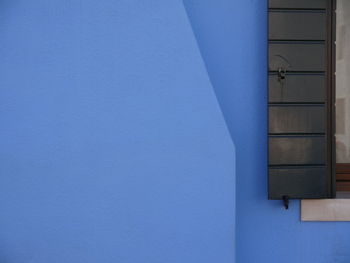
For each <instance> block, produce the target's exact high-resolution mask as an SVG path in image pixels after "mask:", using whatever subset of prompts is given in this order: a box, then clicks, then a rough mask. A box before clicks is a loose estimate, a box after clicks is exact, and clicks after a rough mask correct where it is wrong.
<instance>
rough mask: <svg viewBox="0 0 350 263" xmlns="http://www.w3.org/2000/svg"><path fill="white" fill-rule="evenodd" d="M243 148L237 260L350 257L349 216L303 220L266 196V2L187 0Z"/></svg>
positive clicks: (296, 205)
mask: <svg viewBox="0 0 350 263" xmlns="http://www.w3.org/2000/svg"><path fill="white" fill-rule="evenodd" d="M184 3H185V6H186V8H187V12H188V15H189V17H190V20H191V23H192V26H193V29H194V32H195V34H196V37H197V41H198V44H199V47H200V49H201V52H202V56H203V58H204V60H205V63H206V66H207V69H208V72H209V75H210V78H211V81H212V84H213V86H214V89H215V91H216V94H217V96H218V99H219V102H220V104H221V107H222V109H223V112H224V115H225V118H226V121H227V124H228V126H229V129H230V132H231V135H232V138H233V140H234V142H235V146H236V155H237V162H236V165H237V173H236V176H237V178H236V180H237V184H236V189H237V200H236V201H237V210H236V220H237V224H236V229H237V233H236V234H237V235H236V243H237V247H236V253H237V263H257V262H259V263H260V262H261V263H262V262H266V263H280V262H284V263H296V262H298V263H330V262H332V263H333V262H337V263H348V262H350V224H349V223H332V222H327V223H302V222H300V212H299V211H300V202H299V201H293V202H292V203H291V208H290V210H288V211H286V210H284V209H283V207H282V204H281V202H279V201H268V200H267V170H266V163H267V161H266V159H267V157H266V147H267V140H266V138H267V135H266V131H267V127H266V123H267V122H266V115H267V113H266V101H267V98H266V96H267V80H266V77H267V76H266V72H267V67H266V66H267V42H266V38H267V31H266V30H267V17H266V15H267V3H266V1H260V0H250V1H237V0H236V1H235V0H217V1H211V0H184Z"/></svg>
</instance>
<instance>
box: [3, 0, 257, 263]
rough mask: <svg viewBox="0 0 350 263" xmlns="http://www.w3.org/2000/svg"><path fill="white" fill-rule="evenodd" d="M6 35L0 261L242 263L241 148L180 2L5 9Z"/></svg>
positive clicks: (10, 4)
mask: <svg viewBox="0 0 350 263" xmlns="http://www.w3.org/2000/svg"><path fill="white" fill-rule="evenodd" d="M0 38H1V41H0V57H1V59H0V107H1V109H0V123H1V128H0V262H4V263H7V262H8V263H10V262H11V263H48V262H49V263H73V262H74V263H79V262H81V263H90V262H91V263H97V262H98V263H107V262H113V263H138V262H139V263H156V262H159V263H172V262H173V263H178V262H182V263H187V262H188V263H193V262H201V263H212V262H220V263H232V262H234V257H235V255H234V251H235V244H234V237H235V233H234V230H235V229H234V227H235V192H234V189H235V177H234V176H235V173H234V171H235V167H234V166H235V157H234V146H233V143H232V141H231V137H230V135H229V132H228V130H227V127H226V124H225V122H224V118H223V116H222V113H221V110H220V108H219V106H218V103H217V100H216V97H215V94H214V91H213V88H212V86H211V84H210V81H209V78H208V76H207V72H206V70H205V66H204V64H203V61H202V59H201V56H200V53H199V50H198V48H197V46H196V41H195V38H194V36H193V33H192V29H191V26H190V24H189V21H188V17H187V15H186V11H185V9H184V6H183V3H182V1H181V0H169V1H164V0H150V1H144V0H121V1H114V0H103V1H93V0H84V1H80V0H79V1H78V0H64V1H62V0H51V1H47V0H32V1H23V0H2V1H0ZM248 65H250V62H248ZM262 87H263V86H262ZM262 176H263V173H262Z"/></svg>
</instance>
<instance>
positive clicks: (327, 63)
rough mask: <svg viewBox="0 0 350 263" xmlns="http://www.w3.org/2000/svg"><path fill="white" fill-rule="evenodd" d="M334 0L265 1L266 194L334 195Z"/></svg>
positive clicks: (273, 195)
mask: <svg viewBox="0 0 350 263" xmlns="http://www.w3.org/2000/svg"><path fill="white" fill-rule="evenodd" d="M333 9H334V8H333V1H332V0H308V1H305V0H270V1H269V198H270V199H283V198H284V197H288V198H291V199H293V198H330V197H333V196H334V188H335V187H334V186H335V184H334V176H333V175H334V172H333V170H334V161H333V159H334V154H333V147H332V145H334V144H333V143H334V125H333V122H334V118H333V114H334V96H333V94H334V92H333V88H332V87H333V80H334V78H333V71H334V66H333V62H332V61H333V59H332V56H333V53H334V52H333V46H334V44H333V40H334V37H333V35H332V31H333V30H332V23H333V21H334V20H333Z"/></svg>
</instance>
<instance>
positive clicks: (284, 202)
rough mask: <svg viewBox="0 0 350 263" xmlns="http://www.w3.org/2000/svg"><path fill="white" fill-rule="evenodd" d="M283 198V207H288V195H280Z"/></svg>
mask: <svg viewBox="0 0 350 263" xmlns="http://www.w3.org/2000/svg"><path fill="white" fill-rule="evenodd" d="M282 199H283V205H284V207H285V209H288V208H289V196H288V195H284V196H282Z"/></svg>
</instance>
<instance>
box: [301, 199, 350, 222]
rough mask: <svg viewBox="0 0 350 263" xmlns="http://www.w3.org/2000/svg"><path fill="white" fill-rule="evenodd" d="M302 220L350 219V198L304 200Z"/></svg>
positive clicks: (302, 202)
mask: <svg viewBox="0 0 350 263" xmlns="http://www.w3.org/2000/svg"><path fill="white" fill-rule="evenodd" d="M301 221H350V199H317V200H302V201H301Z"/></svg>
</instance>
